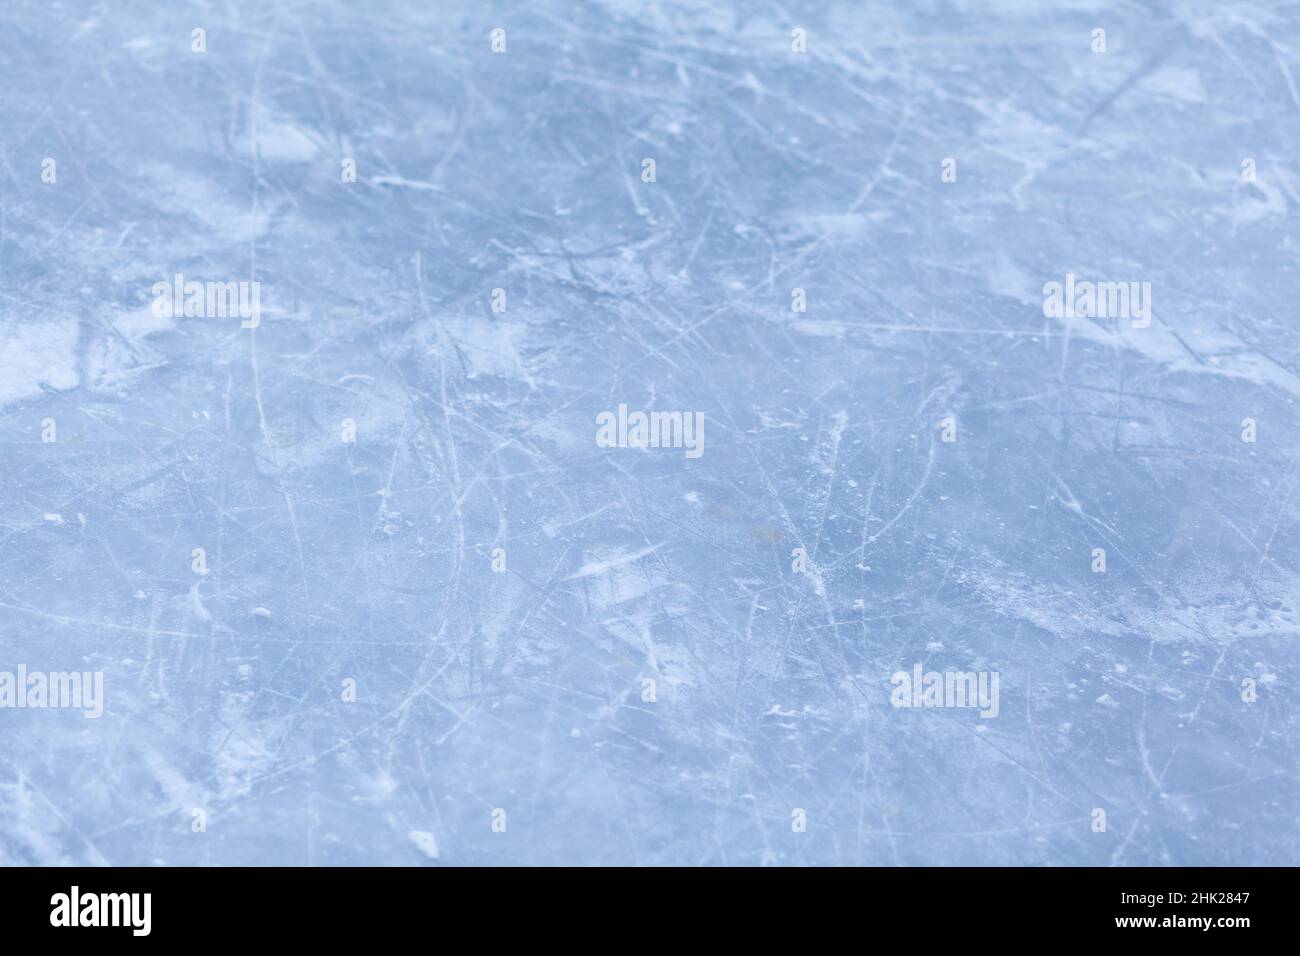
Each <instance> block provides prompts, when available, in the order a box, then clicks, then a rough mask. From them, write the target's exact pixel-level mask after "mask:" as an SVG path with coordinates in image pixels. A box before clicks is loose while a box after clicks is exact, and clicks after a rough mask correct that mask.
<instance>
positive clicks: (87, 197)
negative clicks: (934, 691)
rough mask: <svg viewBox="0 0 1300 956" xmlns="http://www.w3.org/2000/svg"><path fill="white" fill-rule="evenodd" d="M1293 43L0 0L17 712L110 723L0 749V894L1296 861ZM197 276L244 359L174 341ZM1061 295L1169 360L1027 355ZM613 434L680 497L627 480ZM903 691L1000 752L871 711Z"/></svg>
mask: <svg viewBox="0 0 1300 956" xmlns="http://www.w3.org/2000/svg"><path fill="white" fill-rule="evenodd" d="M197 26H201V27H203V28H205V29H206V31H207V46H208V52H207V53H206V54H205V55H195V54H192V53H191V52H190V31H191V29H192V28H194V27H197ZM497 26H501V27H504V28H506V30H507V43H508V52H507V53H506V54H504V55H493V54H492V53H491V51H490V49H489V31H490V30H491V29H492V28H493V27H497ZM796 26H799V27H803V28H805V29H806V30H807V31H808V43H809V50H808V53H807V54H806V55H802V56H800V55H796V54H793V53H792V52H791V49H790V31H791V29H792V28H793V27H796ZM1094 27H1103V28H1105V29H1106V30H1107V41H1108V49H1107V52H1106V53H1105V54H1094V53H1093V52H1092V51H1091V49H1090V31H1091V30H1092V29H1093V28H1094ZM1297 51H1300V11H1298V9H1297V7H1296V6H1295V4H1286V3H1257V2H1242V3H1237V2H1224V0H1205V2H1197V3H1169V4H1166V3H1128V4H1102V3H1092V2H1074V3H1038V2H1032V3H1031V2H1025V3H975V2H918V3H912V2H908V3H903V2H898V3H894V4H861V3H855V2H854V3H851V2H816V3H783V4H782V3H766V2H758V3H748V2H741V0H735V2H710V3H706V2H698V3H697V2H692V3H679V2H650V0H645V2H590V3H577V2H570V0H531V2H527V3H522V2H521V3H514V4H510V3H478V2H475V3H462V4H433V3H425V2H420V3H416V2H404V3H383V2H366V3H357V4H342V3H332V4H331V3H301V2H293V3H290V2H281V3H264V2H232V3H213V4H188V3H176V4H166V5H161V4H155V3H141V2H125V3H124V2H112V3H108V2H103V3H64V4H59V5H51V4H47V3H37V2H27V0H23V2H17V3H15V2H12V0H10V2H7V3H5V4H4V6H3V8H2V9H0V64H3V93H2V94H0V343H2V345H0V503H2V504H3V508H2V509H0V668H11V669H12V668H13V667H16V665H17V663H19V662H23V663H26V664H27V665H28V666H29V667H30V668H33V669H46V670H56V669H69V668H76V669H84V670H102V671H103V672H104V673H105V680H106V692H107V696H108V700H107V709H106V713H105V715H104V717H103V718H102V719H100V720H98V721H91V720H84V719H82V717H81V716H80V714H78V713H76V712H70V711H31V710H29V711H15V710H6V711H0V862H4V863H8V864H54V863H109V864H151V863H164V864H239V863H253V864H272V863H287V864H358V863H385V864H403V865H415V864H421V863H426V864H427V863H431V862H434V859H433V857H434V855H435V853H436V857H437V862H438V863H441V864H539V863H625V864H632V863H638V864H668V863H673V864H759V863H778V864H896V863H903V864H954V863H960V864H983V863H987V864H1044V863H1046V864H1071V865H1074V864H1111V863H1114V864H1123V865H1128V864H1252V863H1292V862H1294V861H1295V859H1296V850H1297V843H1298V840H1297V808H1298V806H1300V802H1298V797H1300V787H1298V786H1297V756H1296V753H1297V752H1296V739H1297V730H1298V729H1300V719H1298V716H1297V695H1296V690H1295V687H1296V681H1297V677H1298V672H1297V671H1298V669H1297V652H1296V637H1297V624H1296V614H1297V604H1298V602H1300V572H1298V571H1297V568H1298V566H1300V565H1298V562H1300V534H1298V533H1297V524H1296V522H1297V517H1298V516H1300V487H1298V482H1300V467H1298V464H1300V463H1298V460H1297V459H1298V457H1300V456H1298V448H1297V440H1296V438H1297V427H1298V426H1300V420H1298V419H1300V416H1298V415H1297V406H1296V402H1297V397H1298V396H1300V333H1298V331H1297V313H1296V302H1297V292H1298V291H1300V282H1298V280H1297V272H1296V261H1297V259H1296V255H1297V236H1298V235H1300V232H1298V231H1297V217H1296V211H1297V208H1300V168H1298V167H1297V162H1296V157H1297V156H1298V155H1300V94H1298V93H1297V83H1296V77H1297V74H1300V64H1298V63H1297V58H1296V53H1297ZM45 157H52V158H55V159H56V160H57V163H58V181H57V183H56V184H53V185H47V184H44V183H42V182H41V179H40V168H41V160H42V159H43V158H45ZM343 157H354V158H355V159H356V160H357V163H358V172H359V176H358V181H357V182H356V183H354V184H344V183H342V182H340V175H339V172H340V160H341V159H342V158H343ZM644 157H653V158H655V159H656V161H657V173H658V182H656V183H654V184H652V185H651V184H643V183H642V182H641V181H640V178H639V173H640V168H641V166H640V164H641V160H642V158H644ZM945 157H954V158H955V159H956V160H957V163H958V180H957V182H955V183H951V184H945V183H942V182H941V181H940V177H939V170H940V162H941V161H942V160H943V158H945ZM1245 157H1253V158H1254V159H1255V160H1256V162H1257V164H1258V182H1256V183H1254V184H1244V183H1242V181H1241V178H1240V169H1241V162H1242V160H1243V158H1245ZM177 271H180V272H183V273H185V274H186V275H187V277H190V278H197V279H203V280H207V279H212V280H231V279H234V280H238V279H244V280H247V279H250V278H256V279H258V280H259V281H260V282H261V283H262V305H263V315H262V324H261V327H260V328H259V329H257V330H256V332H255V333H252V332H248V331H243V330H240V329H239V328H238V323H237V322H236V321H232V320H219V319H182V320H178V321H176V322H168V321H160V320H155V319H153V318H152V316H151V315H150V311H149V303H150V295H149V289H150V287H151V285H152V284H153V283H154V282H156V281H159V280H167V279H169V278H170V277H171V276H172V275H173V273H175V272H177ZM1067 271H1074V272H1076V273H1078V274H1080V276H1082V277H1088V278H1092V279H1102V280H1139V281H1150V282H1151V283H1152V287H1153V293H1152V294H1153V300H1154V306H1155V315H1156V320H1155V322H1154V323H1153V325H1152V328H1151V329H1149V330H1145V331H1144V332H1142V333H1141V334H1139V333H1137V332H1134V331H1125V330H1123V329H1122V328H1121V329H1120V330H1119V331H1116V330H1115V329H1113V328H1110V327H1108V326H1107V324H1106V323H1104V322H1094V321H1090V320H1087V319H1078V320H1073V321H1071V322H1068V323H1067V322H1064V321H1060V320H1050V321H1049V320H1047V319H1045V318H1044V317H1043V314H1042V309H1041V303H1042V299H1041V288H1042V285H1043V283H1044V282H1046V281H1049V280H1053V279H1055V280H1058V281H1059V280H1062V279H1063V278H1064V275H1065V273H1066V272H1067ZM494 287H503V288H505V289H507V291H508V295H509V300H508V302H509V310H508V312H507V313H506V314H505V315H494V314H492V313H491V312H490V310H489V307H488V303H489V295H490V291H491V289H492V288H494ZM794 287H802V288H805V289H806V290H807V295H808V302H809V307H808V312H807V313H806V314H804V315H796V314H793V313H792V312H791V310H790V290H791V289H792V288H794ZM620 402H626V403H627V404H628V405H629V406H630V407H631V408H634V409H637V408H640V409H659V410H667V411H672V410H689V411H702V412H704V414H705V419H706V431H705V435H706V451H705V454H704V457H703V458H701V459H699V460H697V461H686V460H685V459H684V457H683V455H682V454H681V453H680V452H674V451H662V452H654V453H647V452H639V451H635V450H617V449H616V450H603V449H598V448H597V447H596V446H595V442H594V434H595V415H596V414H597V413H598V412H600V411H602V410H606V409H614V408H616V407H617V405H618V404H619V403H620ZM947 414H955V415H956V416H957V418H958V422H959V439H958V441H957V442H956V443H955V444H952V445H948V444H943V443H942V442H940V441H939V440H938V430H937V424H938V422H939V420H940V418H942V417H943V416H944V415H947ZM45 417H52V418H54V419H55V420H56V421H57V423H58V428H59V441H58V443H56V444H52V445H51V444H42V443H41V442H40V422H41V420H42V419H43V418H45ZM345 417H352V418H354V419H355V420H356V421H357V423H358V429H359V438H358V442H357V444H356V445H355V446H346V445H343V444H342V443H341V442H340V441H339V423H340V420H341V419H343V418H345ZM1244 417H1252V418H1255V419H1256V420H1257V421H1258V427H1259V440H1258V442H1257V443H1256V444H1253V445H1250V444H1244V443H1243V442H1242V441H1241V440H1240V422H1241V420H1242V419H1243V418H1244ZM46 515H57V516H59V518H58V519H57V520H56V519H54V518H47V517H46ZM200 546H201V547H204V548H206V549H207V552H208V559H209V565H210V568H211V573H210V574H209V575H208V576H207V577H206V578H204V579H202V580H201V581H200V580H199V579H198V578H197V577H196V576H195V575H194V574H193V573H192V572H191V570H190V553H191V550H192V549H193V548H195V547H200ZM498 546H500V547H504V548H506V550H507V552H508V566H509V571H508V573H507V574H503V575H494V574H492V573H490V570H489V562H490V557H489V555H490V552H491V549H492V548H494V547H498ZM795 547H804V548H806V549H807V550H808V553H809V554H810V555H811V558H812V563H813V566H814V570H815V572H816V573H815V574H813V575H808V576H796V575H793V574H792V573H791V571H790V552H791V550H792V549H793V548H795ZM1094 547H1105V548H1106V549H1107V552H1108V563H1109V570H1108V573H1107V574H1106V575H1104V576H1103V575H1094V574H1092V573H1090V571H1089V563H1090V552H1091V549H1092V548H1094ZM257 608H262V609H265V612H268V613H269V616H265V615H257V614H254V609H257ZM917 661H921V662H923V663H924V664H925V666H926V667H928V668H932V669H940V670H942V669H962V670H966V669H989V670H997V671H999V672H1000V674H1001V714H1000V716H999V717H998V718H997V719H995V720H989V721H982V720H980V719H979V718H978V717H976V716H975V715H974V714H973V713H970V712H968V711H953V710H930V711H894V710H892V709H891V708H890V706H889V703H888V693H889V683H888V679H889V675H890V674H891V673H892V672H893V671H895V670H896V669H899V668H903V669H909V668H910V667H911V666H912V664H913V663H915V662H917ZM349 677H351V678H354V679H355V680H356V681H357V682H358V688H359V691H358V693H359V699H358V701H357V703H355V704H352V705H346V704H343V703H342V702H341V701H340V699H339V697H340V685H341V683H342V681H343V680H344V679H345V678H349ZM646 677H653V678H655V679H656V680H657V682H658V692H659V696H658V700H657V702H655V703H653V704H647V703H642V701H641V698H640V687H641V684H640V682H641V680H642V679H643V678H646ZM1247 677H1252V678H1254V679H1256V680H1257V681H1258V682H1259V683H1258V688H1259V691H1258V692H1259V699H1258V700H1257V701H1256V702H1255V703H1253V704H1247V703H1244V702H1243V701H1242V699H1241V696H1240V695H1241V682H1242V680H1243V679H1244V678H1247ZM194 807H202V808H205V809H206V810H207V812H208V829H207V832H206V833H202V834H195V833H192V832H191V830H190V821H191V816H190V812H191V809H192V808H194ZM495 807H501V808H504V809H505V810H506V811H507V813H508V830H507V832H506V833H504V834H499V833H493V832H492V831H491V829H490V826H489V824H490V814H491V811H492V809H493V808H495ZM796 807H801V808H804V809H805V810H806V811H807V815H808V831H807V832H806V833H803V834H796V833H793V832H792V831H791V825H790V823H791V816H790V815H791V810H792V809H793V808H796ZM1094 807H1100V808H1104V809H1106V811H1107V813H1108V815H1109V828H1108V831H1107V832H1106V833H1104V834H1095V833H1093V832H1092V830H1091V811H1092V809H1093V808H1094ZM422 834H423V835H422ZM435 844H436V849H435Z"/></svg>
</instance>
